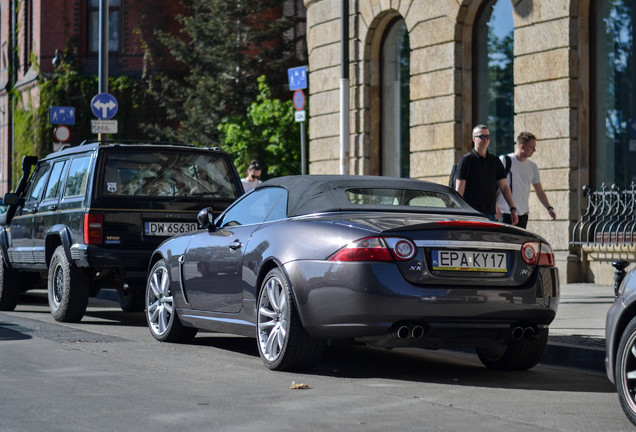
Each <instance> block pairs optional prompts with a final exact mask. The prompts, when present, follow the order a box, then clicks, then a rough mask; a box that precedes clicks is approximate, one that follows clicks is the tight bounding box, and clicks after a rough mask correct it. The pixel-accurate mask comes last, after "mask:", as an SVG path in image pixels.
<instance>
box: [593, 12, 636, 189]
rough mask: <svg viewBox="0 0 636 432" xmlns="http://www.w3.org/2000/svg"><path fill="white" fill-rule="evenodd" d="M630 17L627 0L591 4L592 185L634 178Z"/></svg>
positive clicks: (635, 71)
mask: <svg viewBox="0 0 636 432" xmlns="http://www.w3.org/2000/svg"><path fill="white" fill-rule="evenodd" d="M635 18H636V3H635V2H634V1H633V0H613V1H595V2H592V10H591V25H592V32H591V33H592V41H591V42H592V44H591V46H592V56H591V57H592V61H591V65H592V74H591V76H592V77H593V78H592V79H591V83H592V86H593V88H592V102H591V103H590V107H591V111H592V127H591V128H590V133H591V153H592V154H591V167H590V168H591V169H592V170H591V176H592V184H593V186H594V188H596V189H598V188H600V186H601V185H602V184H603V183H605V185H607V186H610V185H612V184H616V185H617V186H619V187H622V188H625V187H628V186H629V185H630V184H631V182H634V181H636V91H635V86H636V68H635V65H634V55H635V48H634V27H635V26H636V20H635ZM594 86H595V87H594Z"/></svg>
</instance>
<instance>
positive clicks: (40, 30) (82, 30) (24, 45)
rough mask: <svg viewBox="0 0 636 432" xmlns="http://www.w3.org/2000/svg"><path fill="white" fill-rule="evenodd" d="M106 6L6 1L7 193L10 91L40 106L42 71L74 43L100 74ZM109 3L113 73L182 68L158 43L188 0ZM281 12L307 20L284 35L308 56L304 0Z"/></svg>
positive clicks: (87, 70)
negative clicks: (149, 58)
mask: <svg viewBox="0 0 636 432" xmlns="http://www.w3.org/2000/svg"><path fill="white" fill-rule="evenodd" d="M99 4H100V0H0V193H4V192H7V191H8V190H9V189H10V188H11V186H12V185H11V160H12V154H13V144H14V136H13V132H14V131H13V122H14V109H15V107H14V106H12V105H11V98H10V97H9V93H10V92H18V93H19V94H20V95H21V97H22V100H23V102H24V106H28V105H29V104H28V103H27V101H31V103H36V104H37V103H38V102H37V101H38V87H37V86H38V77H39V76H41V75H46V74H50V73H52V72H53V69H54V61H58V60H59V55H58V58H56V53H60V52H62V51H64V50H65V49H67V48H69V47H70V46H72V47H73V49H72V52H71V55H72V56H73V57H74V60H75V61H77V62H78V63H79V64H80V65H81V68H82V72H83V73H84V74H86V75H94V76H96V75H97V74H98V51H99V44H100V41H99ZM108 6H109V13H108V16H109V40H108V47H109V65H108V72H109V73H108V74H109V76H111V77H115V76H121V75H128V76H141V75H142V74H143V73H144V72H145V71H146V69H147V68H148V67H153V68H155V69H157V70H162V71H166V70H168V69H169V68H171V67H175V66H174V62H173V61H171V60H170V58H168V57H166V53H165V49H164V50H153V49H152V48H153V44H157V41H156V39H155V38H154V31H155V29H161V30H164V31H168V32H171V33H176V32H178V30H179V28H178V26H177V23H176V22H175V20H174V17H175V16H177V15H179V14H182V13H183V5H182V3H181V2H178V1H174V0H108ZM280 13H282V14H284V15H285V16H296V17H298V18H300V20H299V24H298V25H297V26H296V28H295V29H294V30H291V31H290V32H289V33H288V34H285V35H281V37H284V38H293V39H294V40H298V39H299V37H300V42H299V44H298V46H297V47H296V50H297V51H296V52H297V55H299V57H300V58H302V55H304V54H305V53H306V47H305V45H304V43H302V40H304V34H305V24H304V14H305V7H304V6H303V4H302V0H284V1H283V2H282V3H281V10H280ZM14 35H15V37H13V36H14ZM140 36H142V37H140ZM142 39H143V41H144V43H145V44H149V45H150V49H151V51H153V53H154V56H153V59H152V60H153V62H152V65H149V62H148V61H147V58H146V57H145V56H144V55H145V49H146V46H145V45H144V43H142ZM162 56H163V57H162ZM76 115H78V114H77V113H76ZM71 129H72V128H71ZM85 138H87V137H85ZM51 141H53V137H51Z"/></svg>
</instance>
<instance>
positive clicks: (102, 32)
mask: <svg viewBox="0 0 636 432" xmlns="http://www.w3.org/2000/svg"><path fill="white" fill-rule="evenodd" d="M98 80H99V91H98V93H108V0H100V2H99V77H98ZM101 140H102V134H101V133H99V134H97V141H101Z"/></svg>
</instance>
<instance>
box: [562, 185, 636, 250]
mask: <svg viewBox="0 0 636 432" xmlns="http://www.w3.org/2000/svg"><path fill="white" fill-rule="evenodd" d="M583 195H584V196H587V197H588V204H587V210H586V211H585V213H584V214H583V215H582V216H581V220H579V221H578V222H577V223H576V225H574V229H573V230H572V242H571V243H572V244H575V245H601V246H603V245H630V246H633V245H634V244H635V243H636V183H634V182H632V184H631V185H630V186H629V187H628V188H627V189H624V190H620V189H619V188H618V187H616V186H615V185H612V186H611V187H609V188H608V187H607V186H605V184H602V185H601V189H600V190H597V191H592V190H591V189H590V187H589V186H583Z"/></svg>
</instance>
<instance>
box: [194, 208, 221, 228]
mask: <svg viewBox="0 0 636 432" xmlns="http://www.w3.org/2000/svg"><path fill="white" fill-rule="evenodd" d="M197 221H199V226H200V227H201V228H205V229H207V230H208V231H216V227H215V226H214V210H212V207H206V208H204V209H202V210H201V211H200V212H199V214H198V215H197Z"/></svg>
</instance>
